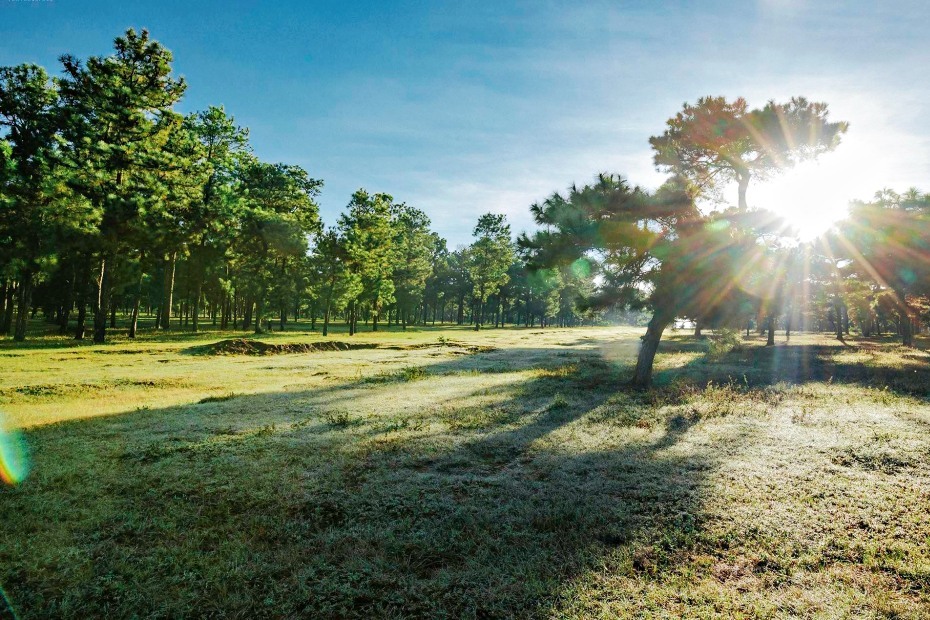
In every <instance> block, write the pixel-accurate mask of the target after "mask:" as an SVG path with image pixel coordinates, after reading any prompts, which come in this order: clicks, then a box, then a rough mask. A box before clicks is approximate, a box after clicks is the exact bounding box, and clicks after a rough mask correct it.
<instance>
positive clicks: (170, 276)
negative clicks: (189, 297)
mask: <svg viewBox="0 0 930 620" xmlns="http://www.w3.org/2000/svg"><path fill="white" fill-rule="evenodd" d="M177 258H178V253H177V252H172V253H171V255H170V256H169V257H168V264H167V265H166V266H165V294H164V296H163V300H164V302H163V303H164V308H162V313H161V328H162V329H171V307H172V305H174V272H175V267H176V266H177Z"/></svg>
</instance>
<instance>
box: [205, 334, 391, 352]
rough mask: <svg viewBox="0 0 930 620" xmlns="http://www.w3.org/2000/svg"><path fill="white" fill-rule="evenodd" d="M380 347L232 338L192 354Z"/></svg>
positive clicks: (331, 342)
mask: <svg viewBox="0 0 930 620" xmlns="http://www.w3.org/2000/svg"><path fill="white" fill-rule="evenodd" d="M377 346H378V345H376V344H369V343H363V342H359V343H348V342H338V341H331V340H324V341H322V342H294V343H289V344H269V343H267V342H262V341H261V340H249V339H248V338H231V339H229V340H220V341H219V342H215V343H213V344H208V345H205V346H202V347H195V350H193V351H192V353H199V354H201V355H279V354H282V353H315V352H318V351H349V350H351V349H375V348H377Z"/></svg>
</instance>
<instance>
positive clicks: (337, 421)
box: [323, 409, 350, 428]
mask: <svg viewBox="0 0 930 620" xmlns="http://www.w3.org/2000/svg"><path fill="white" fill-rule="evenodd" d="M323 418H324V419H325V420H326V423H327V424H329V425H330V426H335V427H339V428H342V427H346V426H348V425H349V422H350V420H349V412H348V411H346V410H345V409H334V410H332V411H325V412H324V413H323Z"/></svg>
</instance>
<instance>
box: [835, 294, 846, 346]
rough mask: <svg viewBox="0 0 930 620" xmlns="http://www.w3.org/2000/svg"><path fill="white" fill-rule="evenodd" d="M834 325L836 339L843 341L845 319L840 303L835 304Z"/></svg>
mask: <svg viewBox="0 0 930 620" xmlns="http://www.w3.org/2000/svg"><path fill="white" fill-rule="evenodd" d="M833 327H834V328H836V339H837V340H839V341H840V342H843V341H844V340H843V320H842V314H841V310H840V304H839V303H834V304H833Z"/></svg>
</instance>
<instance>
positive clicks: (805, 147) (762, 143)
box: [649, 97, 848, 211]
mask: <svg viewBox="0 0 930 620" xmlns="http://www.w3.org/2000/svg"><path fill="white" fill-rule="evenodd" d="M827 118H828V112H827V104H825V103H814V102H810V101H808V100H807V99H805V98H803V97H794V98H792V99H791V100H790V101H788V102H787V103H775V102H774V101H769V102H768V103H766V104H765V106H764V107H762V108H761V109H760V108H757V109H749V107H748V105H747V103H746V100H745V99H743V98H742V97H740V98H737V99H735V100H733V101H727V100H726V99H725V98H724V97H702V98H700V99H698V100H697V103H696V104H694V105H692V104H687V103H686V104H685V105H684V107H683V108H682V111H681V112H679V113H678V114H676V115H675V116H674V117H672V118H670V119H669V120H668V123H667V125H668V128H667V129H666V130H665V132H664V133H663V134H662V135H661V136H654V137H652V138H650V139H649V143H650V144H651V145H652V148H653V149H654V150H655V164H656V166H657V167H658V168H659V169H661V170H664V171H666V172H669V173H671V174H677V175H681V176H682V177H684V178H686V179H687V180H688V181H689V182H690V183H691V184H693V185H694V186H695V187H697V188H699V189H700V190H701V191H702V192H707V193H715V192H716V191H718V190H719V188H720V187H721V186H722V185H724V184H726V183H729V182H735V183H736V184H737V187H738V192H739V194H738V196H739V198H738V206H739V208H740V209H742V210H744V211H745V210H747V209H748V205H747V203H746V190H747V188H748V186H749V182H750V180H751V179H753V178H755V179H759V180H762V179H766V178H768V177H770V176H771V175H773V174H775V173H777V172H780V171H782V170H784V169H786V168H789V167H791V166H793V165H795V164H796V163H798V162H800V161H804V160H806V159H813V158H816V157H817V156H819V155H821V154H822V153H825V152H827V151H831V150H833V149H835V148H836V146H837V145H838V144H839V142H840V137H841V135H842V134H844V133H845V132H846V130H847V127H848V125H847V124H846V123H844V122H836V123H833V122H829V121H828V120H827Z"/></svg>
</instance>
